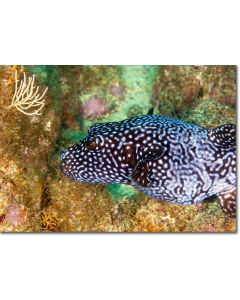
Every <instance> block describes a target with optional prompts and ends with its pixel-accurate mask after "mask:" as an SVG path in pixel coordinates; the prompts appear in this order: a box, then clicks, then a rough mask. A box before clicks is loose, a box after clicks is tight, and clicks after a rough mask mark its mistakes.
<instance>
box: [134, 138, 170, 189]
mask: <svg viewBox="0 0 240 300" xmlns="http://www.w3.org/2000/svg"><path fill="white" fill-rule="evenodd" d="M140 152H141V156H142V157H141V159H140V161H139V162H138V163H137V165H136V167H135V168H134V170H133V172H132V175H131V178H132V180H133V181H134V182H135V183H137V184H138V185H140V186H142V187H147V186H148V185H149V184H150V183H151V179H150V175H151V162H154V160H157V159H158V158H160V157H161V156H162V155H163V154H164V152H165V149H164V148H163V147H162V146H161V145H159V144H151V145H149V146H146V147H144V149H142V148H141V150H140Z"/></svg>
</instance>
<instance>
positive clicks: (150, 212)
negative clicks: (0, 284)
mask: <svg viewBox="0 0 240 300" xmlns="http://www.w3.org/2000/svg"><path fill="white" fill-rule="evenodd" d="M236 74H237V69H236V66H227V65H217V66H204V65H201V66H200V65H199V66H198V65H196V66H187V65H184V66H180V65H179V66H178V65H176V66H175V65H174V66H167V65H164V66H157V65H149V66H145V65H138V66H135V65H129V66H128V65H116V66H115V65H109V66H108V65H103V66H101V65H85V66H82V65H81V66H77V65H71V66H64V65H59V66H51V65H31V66H30V65H29V66H22V65H17V66H16V65H11V66H10V65H4V66H0V108H1V109H0V232H207V233H217V232H236V229H237V222H236V218H237V216H236V98H237V96H236V89H237V88H236V76H237V75H236Z"/></svg>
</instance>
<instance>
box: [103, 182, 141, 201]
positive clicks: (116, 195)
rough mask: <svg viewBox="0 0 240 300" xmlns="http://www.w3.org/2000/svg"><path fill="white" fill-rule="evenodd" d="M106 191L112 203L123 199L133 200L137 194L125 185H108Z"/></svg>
mask: <svg viewBox="0 0 240 300" xmlns="http://www.w3.org/2000/svg"><path fill="white" fill-rule="evenodd" d="M107 191H108V192H109V193H110V194H111V195H112V198H113V201H118V200H121V199H123V198H128V199H129V200H134V199H136V197H137V195H138V194H139V193H138V191H137V190H136V189H134V188H133V187H132V186H129V185H125V184H108V185H107Z"/></svg>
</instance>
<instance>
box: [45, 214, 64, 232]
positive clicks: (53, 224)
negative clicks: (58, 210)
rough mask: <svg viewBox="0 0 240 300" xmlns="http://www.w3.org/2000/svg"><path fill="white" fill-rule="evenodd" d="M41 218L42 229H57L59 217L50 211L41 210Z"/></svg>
mask: <svg viewBox="0 0 240 300" xmlns="http://www.w3.org/2000/svg"><path fill="white" fill-rule="evenodd" d="M41 220H42V230H43V231H57V227H58V224H59V222H60V219H59V218H58V217H57V216H56V215H55V214H54V213H53V212H52V211H49V210H45V211H43V212H42V213H41Z"/></svg>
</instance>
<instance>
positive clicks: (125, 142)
mask: <svg viewBox="0 0 240 300" xmlns="http://www.w3.org/2000/svg"><path fill="white" fill-rule="evenodd" d="M61 160H62V163H61V169H62V171H63V172H64V173H65V174H66V175H68V176H70V177H72V178H73V179H75V180H78V181H82V182H91V183H124V184H129V185H132V186H134V187H136V188H137V189H139V190H141V191H142V192H144V193H145V194H148V195H150V196H152V197H155V198H159V199H161V200H165V201H170V202H174V203H180V204H195V203H199V202H201V201H202V200H204V199H205V198H208V197H210V196H213V195H218V196H219V199H220V203H221V205H222V207H223V210H224V211H225V212H226V213H227V214H228V215H229V216H231V217H233V216H235V214H236V132H235V126H234V125H231V124H227V125H222V126H220V127H217V128H215V129H205V128H202V127H200V126H197V125H195V124H191V123H187V122H184V121H181V120H179V119H176V118H171V117H166V116H161V115H156V114H148V115H144V116H137V117H134V118H130V119H127V120H124V121H120V122H111V123H103V124H100V123H97V124H94V125H92V126H91V127H90V129H89V132H88V136H87V137H86V138H85V139H83V140H82V141H80V142H79V143H78V144H76V145H73V146H71V147H69V148H67V149H64V150H63V151H62V154H61Z"/></svg>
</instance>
